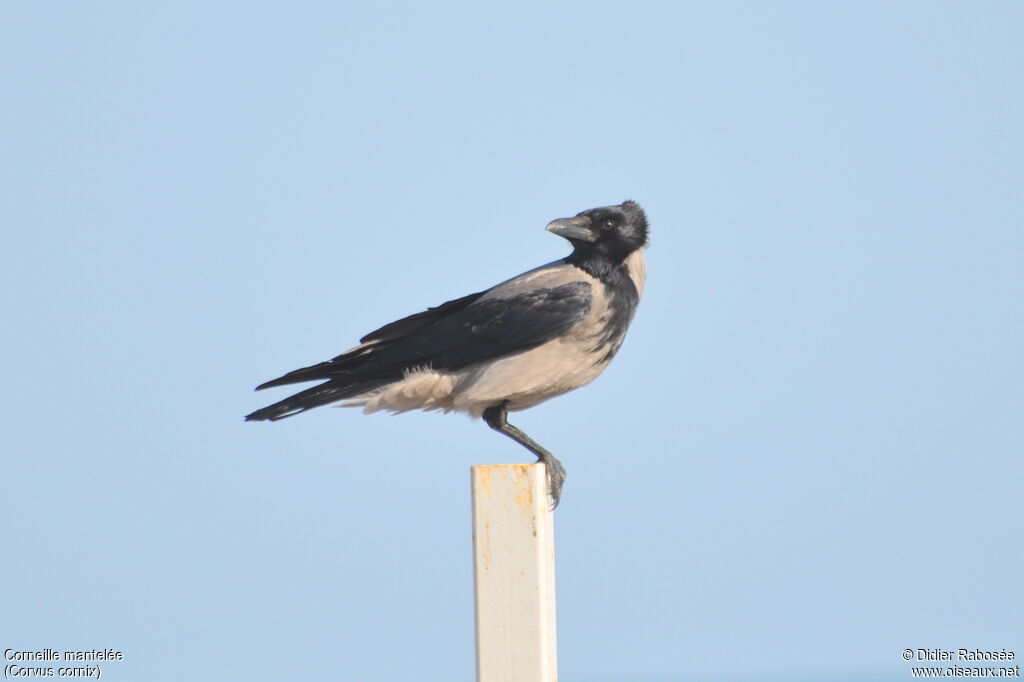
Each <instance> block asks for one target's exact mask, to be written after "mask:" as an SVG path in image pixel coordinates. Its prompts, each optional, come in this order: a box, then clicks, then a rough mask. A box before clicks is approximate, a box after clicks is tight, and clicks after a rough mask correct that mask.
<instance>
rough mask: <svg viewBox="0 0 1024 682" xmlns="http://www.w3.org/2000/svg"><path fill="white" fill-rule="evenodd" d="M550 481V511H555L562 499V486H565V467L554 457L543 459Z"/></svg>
mask: <svg viewBox="0 0 1024 682" xmlns="http://www.w3.org/2000/svg"><path fill="white" fill-rule="evenodd" d="M540 461H541V462H542V463H543V464H544V468H545V470H546V471H547V479H548V497H549V498H550V499H551V507H550V510H551V511H554V510H555V508H556V507H558V503H559V502H560V501H561V499H562V486H563V485H564V484H565V467H564V466H562V463H561V462H559V461H558V460H557V459H556V458H555V457H554V456H553V455H549V456H548V457H541V458H540Z"/></svg>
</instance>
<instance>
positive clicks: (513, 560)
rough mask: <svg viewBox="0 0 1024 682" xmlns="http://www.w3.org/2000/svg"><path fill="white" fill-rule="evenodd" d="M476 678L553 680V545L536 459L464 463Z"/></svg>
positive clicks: (530, 681) (498, 681) (542, 475)
mask: <svg viewBox="0 0 1024 682" xmlns="http://www.w3.org/2000/svg"><path fill="white" fill-rule="evenodd" d="M472 485H473V569H474V570H473V575H474V584H475V592H476V594H475V596H476V679H477V682H556V680H557V678H558V665H557V657H556V648H555V543H554V526H553V523H552V520H553V519H552V517H553V514H552V512H551V510H549V509H548V496H547V483H546V479H545V471H544V465H543V464H539V463H538V464H499V465H494V466H477V467H473V468H472Z"/></svg>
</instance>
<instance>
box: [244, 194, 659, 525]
mask: <svg viewBox="0 0 1024 682" xmlns="http://www.w3.org/2000/svg"><path fill="white" fill-rule="evenodd" d="M547 230H548V231H549V232H553V233H555V234H557V235H559V236H561V237H564V238H565V239H567V240H569V243H570V244H572V246H573V251H572V253H571V254H570V255H569V256H568V257H566V258H563V259H561V260H557V261H554V262H552V263H548V264H547V265H542V266H540V267H539V268H535V269H533V270H530V271H528V272H524V273H523V274H521V275H519V276H518V277H514V278H512V279H510V280H508V281H506V282H502V283H501V284H498V285H496V286H494V287H491V288H490V289H487V290H486V291H481V292H478V293H475V294H469V295H468V296H463V297H462V298H457V299H455V300H454V301H448V302H447V303H443V304H441V305H440V306H438V307H436V308H428V309H427V310H426V311H424V312H421V313H417V314H415V315H411V316H409V317H405V318H403V319H401V320H398V321H397V322H392V323H391V324H387V325H384V326H383V327H381V328H380V329H378V330H377V331H375V332H371V333H369V334H367V335H366V336H364V337H363V338H362V339H360V344H359V345H358V346H356V347H355V348H353V349H352V350H349V351H346V352H345V353H342V354H341V355H339V356H338V357H336V358H334V359H333V360H329V361H327V362H321V363H319V364H317V365H313V366H311V367H305V368H303V369H297V370H295V371H293V372H289V373H288V374H285V375H284V376H282V377H279V378H277V379H274V380H273V381H268V382H267V383H265V384H261V385H260V386H257V387H256V390H261V389H264V388H271V387H273V386H284V385H286V384H296V383H302V382H307V381H321V382H323V383H320V384H319V385H317V386H314V387H312V388H309V389H307V390H305V391H302V392H301V393H296V394H295V395H293V396H291V397H289V398H285V399H284V400H282V401H280V402H277V403H274V404H273V405H270V406H268V407H264V408H263V409H261V410H256V411H255V412H253V413H252V414H250V415H248V416H247V417H246V418H245V419H246V420H247V421H266V420H270V421H277V420H278V419H284V418H285V417H291V416H294V415H296V414H299V413H301V412H305V411H306V410H309V409H312V408H314V407H319V406H320V405H326V404H329V403H339V402H340V405H339V406H342V407H348V406H357V407H362V408H363V411H364V412H367V413H369V412H376V411H378V410H389V411H391V412H406V411H408V410H417V409H419V410H442V411H444V412H452V411H455V412H464V413H466V414H469V415H470V416H471V417H483V419H484V421H485V422H486V423H487V425H488V426H490V427H491V428H492V429H494V430H496V431H500V432H501V433H503V434H505V435H506V436H508V437H509V438H512V439H513V440H515V441H517V442H518V443H520V444H521V445H523V446H524V447H526V448H527V449H528V450H529V451H530V452H532V453H533V454H534V455H536V456H537V458H538V459H539V460H540V461H541V462H543V463H544V464H545V466H546V469H547V476H548V492H549V494H550V496H551V500H552V505H553V507H555V506H557V505H558V501H559V499H560V498H561V491H562V483H563V482H564V480H565V468H564V467H563V466H562V463H561V462H559V461H558V460H557V459H556V458H555V456H554V455H552V454H551V453H550V452H548V451H547V450H545V449H544V448H542V447H541V446H540V445H538V444H537V443H536V442H535V441H534V440H533V439H531V438H530V437H529V436H527V435H526V434H525V433H523V432H522V431H520V430H519V429H517V428H516V427H515V426H513V425H511V424H509V423H508V418H507V417H508V412H510V411H515V410H524V409H526V408H528V407H533V406H534V405H537V404H538V403H541V402H543V401H545V400H547V399H548V398H553V397H555V396H557V395H561V394H563V393H567V392H568V391H571V390H573V389H575V388H579V387H580V386H583V385H585V384H588V383H590V382H591V381H593V380H594V379H595V378H597V376H598V375H599V374H600V373H601V372H602V371H603V370H604V368H605V367H607V366H608V363H609V362H611V360H612V358H613V357H614V356H615V353H616V352H618V350H619V346H621V345H622V340H623V338H625V336H626V329H627V328H628V327H629V323H630V321H631V320H632V319H633V313H634V312H635V311H636V307H637V303H639V301H640V294H641V293H642V292H643V288H644V278H645V274H646V262H645V260H644V256H643V249H644V247H646V246H647V218H646V216H645V215H644V211H643V209H642V208H640V205H639V204H637V203H636V202H635V201H626V202H624V203H622V204H619V205H618V206H605V207H602V208H592V209H590V210H587V211H583V212H582V213H579V214H577V215H576V216H575V217H573V218H562V219H560V220H555V221H553V222H551V223H549V224H548V226H547Z"/></svg>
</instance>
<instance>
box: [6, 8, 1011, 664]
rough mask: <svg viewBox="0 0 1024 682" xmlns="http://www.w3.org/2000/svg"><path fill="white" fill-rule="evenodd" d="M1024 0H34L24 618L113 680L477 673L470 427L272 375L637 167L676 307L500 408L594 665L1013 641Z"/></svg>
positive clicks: (828, 658) (14, 210)
mask: <svg viewBox="0 0 1024 682" xmlns="http://www.w3.org/2000/svg"><path fill="white" fill-rule="evenodd" d="M1022 29H1024V11H1022V9H1021V6H1020V5H1019V4H1017V3H1011V2H984V3H952V2H927V3H926V2H901V3H881V2H858V3H838V2H835V3H795V2H794V3H788V2H779V3H753V2H746V3H744V2H729V3H703V4H695V3H629V4H621V5H614V4H607V3H561V4H534V3H526V4H518V5H485V4H479V3H478V4H456V3H441V4H437V3H433V4H429V5H428V4H416V5H414V4H399V3H395V4H387V5H385V4H381V5H378V6H372V5H371V4H369V3H361V4H355V3H351V4H350V3H322V2H299V3H289V4H273V3H259V2H256V3H236V2H220V3H197V2H175V3H126V2H101V3H70V2H52V3H6V4H5V5H4V6H3V8H0V69H2V72H0V76H2V82H3V85H4V88H3V91H4V93H5V96H4V101H5V103H4V105H3V107H0V123H2V127H0V130H2V133H0V136H2V137H0V140H2V142H0V144H2V153H3V158H4V163H3V164H0V187H2V189H0V210H2V215H3V223H4V243H5V246H6V248H4V250H3V268H2V269H0V284H2V287H3V291H4V296H3V310H4V320H5V325H4V327H5V329H6V332H5V333H4V334H3V335H2V337H0V350H2V351H3V357H4V358H6V363H5V368H4V371H3V375H4V384H3V385H4V390H3V391H2V392H0V407H2V411H3V414H4V415H5V418H4V420H3V423H4V427H3V429H0V448H2V460H0V461H2V465H3V475H2V478H3V481H4V483H3V495H2V497H0V509H2V513H3V519H4V524H3V525H4V540H3V549H4V561H3V562H0V585H3V586H4V599H3V601H4V609H3V613H2V614H0V646H3V647H4V648H7V647H13V648H15V649H40V648H45V647H52V648H56V649H83V648H94V647H95V648H107V647H109V648H114V649H119V650H122V651H124V652H125V656H126V660H125V661H123V662H120V663H109V664H107V665H106V666H105V667H104V678H105V679H110V680H115V681H116V680H129V679H145V680H150V681H152V682H159V681H161V680H180V679H250V680H262V679H267V680H269V679H280V678H281V676H282V675H285V676H287V677H288V678H289V679H346V680H377V679H391V680H417V681H422V682H432V681H435V680H436V681H438V682H441V681H444V682H449V681H450V680H469V679H472V676H473V631H472V575H471V552H470V523H469V509H470V508H469V493H468V481H469V475H468V468H469V467H470V466H471V465H474V464H487V463H500V462H510V461H529V460H530V459H531V458H530V457H529V455H528V454H527V453H525V452H524V451H523V450H522V449H521V448H519V447H518V446H516V445H515V444H514V443H512V442H511V441H508V440H507V439H505V438H502V437H501V436H499V435H497V434H494V433H493V432H491V431H490V430H489V429H487V428H486V427H485V426H484V425H483V424H481V423H479V422H476V423H474V422H472V421H469V420H467V419H465V418H464V417H460V416H440V415H436V414H426V415H421V414H414V415H404V416H401V417H388V416H381V415H375V416H372V417H365V416H363V415H361V414H359V413H358V412H354V411H340V410H332V409H322V410H317V411H315V412H312V413H310V414H308V415H304V416H302V417H300V418H297V419H293V420H288V421H285V422H282V423H278V424H270V425H268V424H246V423H243V421H242V415H244V414H246V413H248V412H250V411H251V410H253V409H255V408H257V407H261V406H262V405H264V404H266V403H267V402H269V401H270V400H273V399H275V398H277V397H281V396H283V395H285V393H283V392H277V393H273V394H258V395H257V394H253V393H252V392H251V389H252V387H253V386H255V385H256V384H257V383H260V382H261V381H265V380H267V379H270V378H273V377H275V376H278V375H279V374H281V373H283V372H285V371H287V370H290V369H293V368H296V367H299V366H303V365H307V364H311V363H313V362H317V361H320V360H322V359H326V358H328V357H331V356H333V355H335V354H337V353H338V352H340V351H342V350H345V349H347V348H349V347H350V346H352V345H353V344H354V343H355V341H356V340H357V339H358V337H359V336H361V335H362V334H364V333H365V332H367V331H369V330H371V329H374V328H376V327H377V326H380V325H381V324H383V323H385V322H388V321H391V320H392V319H395V318H396V317H399V316H402V315H406V314H409V313H413V312H416V311H418V310H421V309H423V308H425V307H427V306H431V305H437V304H438V303H440V302H442V301H445V300H448V299H450V298H455V297H458V296H461V295H463V294H466V293H469V292H472V291H479V290H480V289H482V288H485V287H487V286H489V285H491V284H494V283H496V282H498V281H501V280H503V279H506V278H507V277H510V276H512V275H515V274H517V273H518V272H521V271H523V270H526V269H528V268H530V267H533V266H536V265H539V264H541V263H545V262H547V261H550V260H553V259H555V258H559V257H561V256H563V255H565V253H566V252H567V249H566V245H565V243H564V242H563V241H562V240H560V239H558V238H557V237H554V236H552V235H550V234H548V233H545V232H544V229H543V228H544V225H545V224H546V223H547V222H548V221H549V220H551V219H554V218H558V217H562V216H566V215H573V214H575V213H577V212H578V211H580V210H583V209H586V208H590V207H593V206H599V205H606V204H610V203H618V202H621V201H622V200H624V199H626V198H632V199H635V200H637V201H639V202H640V203H641V204H642V205H643V206H644V207H645V208H646V210H647V212H648V215H649V217H650V220H651V225H652V245H651V248H650V251H649V253H648V257H649V263H650V268H649V279H648V287H647V291H646V293H645V298H644V300H643V302H642V304H641V307H640V309H639V312H638V315H637V317H636V319H635V322H634V325H633V328H632V330H631V331H630V335H629V338H628V339H627V341H626V343H625V345H624V346H623V349H622V351H621V352H620V354H619V356H618V357H617V358H616V361H615V363H613V365H612V367H611V368H610V369H609V370H608V371H607V372H606V373H605V375H604V376H602V377H601V378H600V379H599V380H598V381H597V382H595V383H594V384H593V385H591V386H589V387H587V388H586V389H584V390H581V391H578V392H576V393H573V394H570V395H568V396H564V397H562V398H559V399H556V400H554V401H551V402H549V403H546V404H544V405H542V406H540V407H537V408H535V409H533V410H531V411H528V412H524V413H521V414H518V415H516V418H515V419H514V420H513V423H516V424H517V425H519V426H521V427H523V428H524V429H525V430H526V431H527V432H528V433H530V434H531V435H532V436H534V437H535V438H537V440H539V441H540V442H541V443H543V444H545V445H546V446H548V447H549V448H550V449H551V450H552V451H554V452H555V453H556V454H557V455H558V456H559V457H560V459H561V460H562V461H563V462H564V463H565V465H566V467H567V468H568V471H569V478H568V480H567V483H566V489H565V496H564V498H563V503H562V506H561V507H560V508H559V510H558V512H557V517H556V532H557V550H558V595H559V601H558V609H559V631H558V638H559V660H560V672H561V677H562V678H563V679H566V680H579V681H581V682H611V681H613V680H615V681H622V680H637V681H644V682H668V681H670V680H671V681H675V680H710V681H716V680H721V681H723V682H724V681H727V680H729V681H732V680H801V679H807V680H812V679H813V680H826V681H827V680H853V679H857V680H903V679H908V678H909V677H910V671H909V665H908V664H907V663H905V662H904V661H902V659H901V658H900V652H901V651H902V650H903V649H905V648H915V649H916V648H944V649H950V648H957V647H969V648H982V649H996V650H998V649H1002V648H1006V649H1008V650H1014V651H1016V652H1017V653H1018V654H1019V655H1024V626H1022V622H1021V613H1022V610H1024V609H1022V607H1024V594H1022V583H1021V579H1020V575H1021V565H1022V559H1024V552H1022V540H1021V539H1022V537H1024V533H1022V531H1024V496H1022V495H1021V480H1022V474H1024V471H1022V468H1024V467H1022V464H1021V456H1020V455H1021V452H1024V434H1022V428H1021V415H1022V413H1024V388H1022V387H1024V360H1022V358H1024V354H1022V353H1021V349H1022V347H1024V314H1022V303H1021V302H1022V300H1024V274H1022V262H1024V229H1022V226H1024V203H1022V201H1021V187H1022V186H1024V127H1022V126H1021V121H1022V120H1024V95H1022V90H1021V87H1020V82H1021V81H1020V78H1021V73H1022V72H1024V48H1022V47H1021V41H1020V36H1021V31H1022Z"/></svg>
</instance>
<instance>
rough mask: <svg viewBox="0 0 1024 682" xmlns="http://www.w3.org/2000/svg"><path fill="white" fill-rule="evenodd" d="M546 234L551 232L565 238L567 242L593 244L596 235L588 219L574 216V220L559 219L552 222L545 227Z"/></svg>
mask: <svg viewBox="0 0 1024 682" xmlns="http://www.w3.org/2000/svg"><path fill="white" fill-rule="evenodd" d="M546 229H547V231H548V232H553V233H554V234H557V235H558V236H559V237H565V238H566V239H568V240H569V241H576V242H595V241H597V235H596V234H595V233H594V230H593V229H592V228H591V226H590V218H588V217H586V216H580V215H578V216H576V217H575V218H559V219H558V220H552V221H551V222H550V223H548V226H547V228H546Z"/></svg>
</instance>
